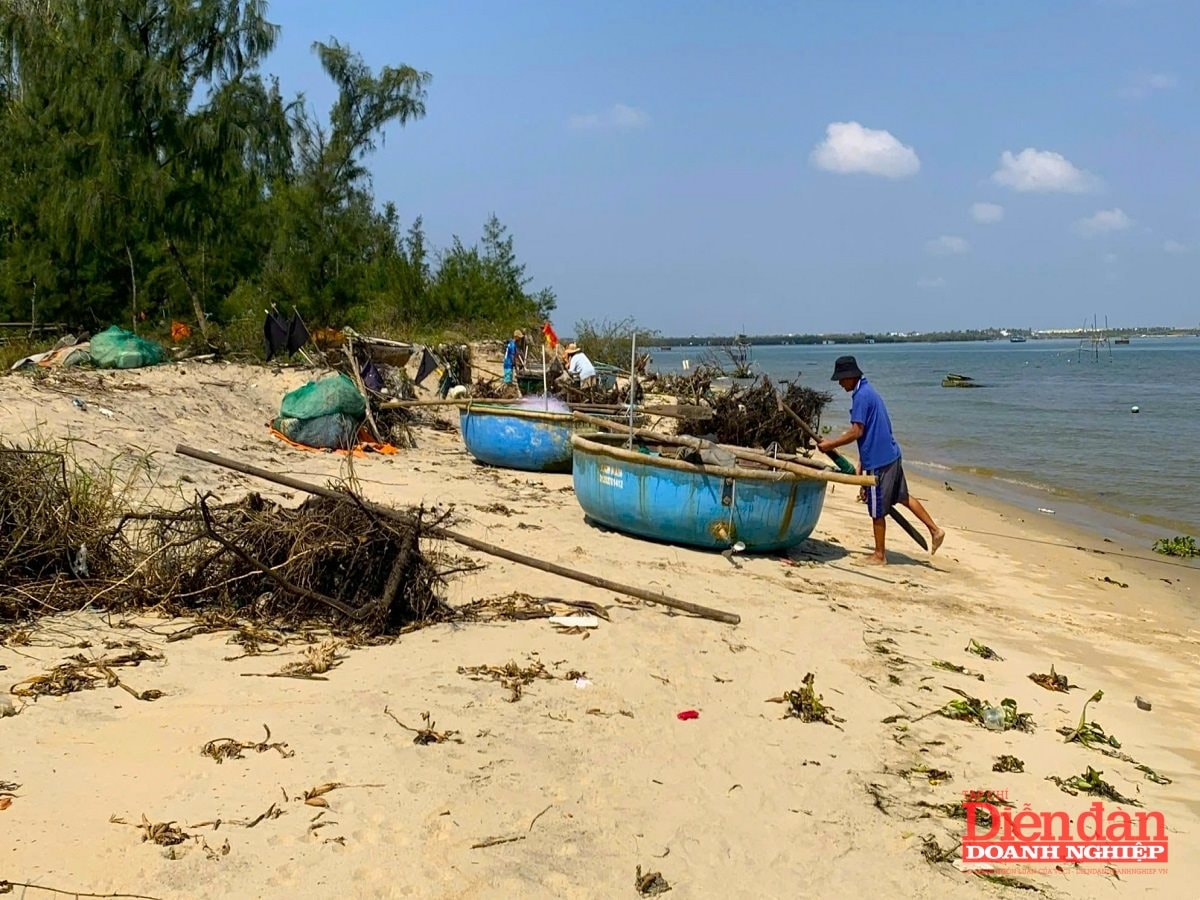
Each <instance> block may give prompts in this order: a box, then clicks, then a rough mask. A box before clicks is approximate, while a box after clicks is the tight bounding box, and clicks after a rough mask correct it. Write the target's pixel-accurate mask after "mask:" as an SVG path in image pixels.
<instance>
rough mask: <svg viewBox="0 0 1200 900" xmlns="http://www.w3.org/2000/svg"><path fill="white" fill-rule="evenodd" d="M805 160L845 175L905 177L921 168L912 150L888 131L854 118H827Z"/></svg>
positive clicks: (820, 167)
mask: <svg viewBox="0 0 1200 900" xmlns="http://www.w3.org/2000/svg"><path fill="white" fill-rule="evenodd" d="M809 160H810V161H811V162H812V164H813V165H814V166H816V167H817V168H818V169H824V170H825V171H826V172H837V173H839V174H841V175H849V174H853V173H856V172H862V173H865V174H867V175H882V176H883V177H884V178H907V177H908V176H909V175H916V174H917V172H919V171H920V170H921V161H920V160H919V159H917V154H916V151H914V150H913V148H912V147H908V146H906V145H904V144H902V143H900V141H898V140H896V138H895V137H894V136H893V135H892V133H891V132H890V131H877V130H875V129H874V128H864V127H863V126H862V125H859V124H858V123H857V122H830V123H829V125H828V126H826V128H825V140H823V141H822V142H821V143H819V144H817V146H816V147H814V148H813V151H812V153H811V154H810V155H809Z"/></svg>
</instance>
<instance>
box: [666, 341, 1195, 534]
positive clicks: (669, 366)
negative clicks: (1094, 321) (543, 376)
mask: <svg viewBox="0 0 1200 900" xmlns="http://www.w3.org/2000/svg"><path fill="white" fill-rule="evenodd" d="M704 354H705V348H704V347H698V346H677V347H675V348H674V349H673V350H670V351H661V350H660V351H652V356H653V367H654V369H655V370H656V371H661V372H674V373H678V374H684V369H683V366H682V362H683V360H685V359H686V360H689V363H690V370H694V368H695V366H696V364H697V363H698V362H700V361H701V360H702V358H703V356H704ZM842 355H852V356H854V357H855V358H856V359H857V360H858V364H859V366H860V367H861V368H862V370H863V371H864V372H865V373H866V376H867V378H868V379H869V380H870V381H871V383H872V384H873V385H875V387H876V389H877V390H878V391H879V392H880V394H881V395H882V396H883V398H884V401H885V403H886V404H887V407H888V412H889V413H890V414H891V418H892V424H893V427H894V429H895V432H896V438H897V440H898V441H899V442H900V445H901V448H902V450H903V453H904V460H905V465H906V467H908V468H909V469H910V471H913V472H914V473H917V474H922V475H926V476H931V477H936V478H939V479H940V480H942V481H946V482H949V483H950V484H951V485H952V486H955V485H957V488H958V489H963V487H964V485H966V486H970V487H972V488H973V487H979V488H980V489H981V490H983V491H986V492H988V493H991V494H993V495H995V496H998V497H1000V498H1001V499H1005V500H1009V501H1013V502H1016V503H1018V504H1020V505H1022V506H1023V507H1025V508H1026V509H1027V510H1028V511H1029V512H1030V513H1031V514H1032V515H1038V514H1039V513H1038V512H1037V511H1038V510H1039V509H1041V510H1053V511H1054V512H1055V513H1056V514H1057V515H1058V516H1059V517H1060V518H1061V517H1064V516H1065V517H1066V518H1068V519H1070V520H1072V521H1075V522H1076V523H1077V524H1083V525H1087V526H1090V527H1093V528H1096V529H1099V530H1101V531H1104V532H1106V533H1111V532H1114V531H1115V532H1116V533H1118V534H1120V535H1121V536H1122V537H1127V538H1133V539H1135V540H1136V542H1137V543H1138V545H1140V546H1144V545H1146V544H1147V543H1148V542H1149V541H1150V540H1151V539H1152V538H1153V537H1163V536H1167V535H1174V534H1191V535H1196V536H1200V500H1198V499H1197V490H1196V489H1197V486H1198V485H1200V338H1195V337H1172V338H1165V337H1164V338H1139V337H1134V338H1132V339H1131V343H1129V344H1128V345H1114V346H1112V347H1111V348H1110V349H1103V348H1102V350H1101V352H1100V354H1099V357H1098V358H1097V356H1096V354H1094V353H1092V352H1091V350H1090V349H1085V350H1084V351H1083V352H1081V351H1080V344H1079V341H1078V340H1031V341H1027V342H1025V343H1017V344H1013V343H1009V342H1007V341H1003V342H1001V341H996V342H969V343H940V344H858V345H848V344H841V345H836V346H831V345H805V346H798V345H784V346H770V347H755V348H753V361H754V364H755V368H756V371H758V372H761V373H765V374H767V375H769V376H770V377H771V378H772V380H775V381H778V380H780V379H793V380H796V381H798V382H799V383H801V384H803V385H806V386H808V387H812V388H816V389H818V390H824V391H829V392H830V393H831V394H832V395H833V400H832V401H831V403H830V404H829V406H828V407H826V413H825V417H824V420H823V422H822V424H823V425H827V426H830V427H831V428H832V430H833V433H835V434H837V433H840V432H841V431H842V430H843V429H844V428H845V427H846V425H847V422H848V414H849V409H850V395H849V394H846V393H845V392H844V391H842V389H841V387H840V386H838V385H837V384H836V383H834V382H831V381H830V380H829V378H830V375H831V374H832V372H833V362H834V360H835V359H836V358H837V357H839V356H842ZM951 372H953V373H956V374H960V375H968V376H970V377H971V378H973V379H975V381H976V382H978V383H979V384H982V385H984V387H980V388H975V389H967V388H943V387H942V386H941V385H942V379H943V378H944V377H945V376H946V375H947V374H948V373H951ZM1133 406H1137V407H1138V409H1139V411H1138V412H1137V413H1136V414H1135V413H1132V412H1131V411H1130V410H1131V407H1133ZM1043 514H1044V513H1043Z"/></svg>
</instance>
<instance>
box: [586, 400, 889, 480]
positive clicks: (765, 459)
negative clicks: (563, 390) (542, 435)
mask: <svg viewBox="0 0 1200 900" xmlns="http://www.w3.org/2000/svg"><path fill="white" fill-rule="evenodd" d="M573 417H574V418H575V420H576V421H578V422H586V423H588V424H589V425H595V426H596V427H597V428H602V429H604V430H606V431H615V432H619V433H620V434H628V435H630V436H632V437H640V438H646V439H647V440H652V441H658V442H659V443H663V444H673V445H675V446H676V447H691V448H692V449H694V450H704V449H709V448H712V447H719V448H720V449H722V450H726V451H728V452H730V453H732V454H733V455H734V456H736V457H737V458H738V459H741V460H744V461H746V462H752V463H757V464H758V465H760V466H769V467H771V468H773V469H780V470H782V471H784V472H791V473H793V474H795V475H800V476H802V477H804V478H815V479H817V480H819V481H831V482H834V483H836V484H853V485H858V486H860V487H861V486H870V485H873V484H874V483H875V479H874V478H873V477H871V476H870V475H843V474H842V473H841V472H831V471H830V470H829V469H827V468H825V467H824V466H823V465H822V466H820V467H819V468H818V467H814V466H813V465H812V464H811V463H810V464H808V465H804V464H802V463H798V462H791V461H788V460H783V459H776V458H775V457H773V456H767V455H766V454H765V453H756V452H754V451H753V450H747V449H746V448H745V447H734V446H733V445H731V444H714V443H712V442H711V441H704V440H701V439H700V438H690V437H683V436H681V435H666V434H658V433H657V432H653V431H638V430H637V429H634V428H628V427H627V426H625V425H621V424H619V423H617V422H610V421H608V420H607V419H599V418H596V417H595V416H589V415H587V414H586V413H580V412H577V413H573Z"/></svg>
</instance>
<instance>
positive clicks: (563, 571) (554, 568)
mask: <svg viewBox="0 0 1200 900" xmlns="http://www.w3.org/2000/svg"><path fill="white" fill-rule="evenodd" d="M175 452H176V453H178V454H179V455H180V456H187V457H190V458H191V459H196V460H199V461H200V462H206V463H208V464H209V465H213V466H220V467H221V468H224V469H231V470H232V471H234V472H241V473H242V474H243V475H251V476H253V477H255V478H261V479H263V480H264V481H270V482H272V483H274V484H278V485H282V486H284V487H289V488H293V489H294V490H297V491H304V492H305V493H307V494H315V495H316V496H318V497H329V498H331V499H334V500H348V499H349V495H348V494H347V493H345V492H344V491H336V490H334V489H333V488H328V487H323V486H321V485H318V484H312V483H310V482H307V481H302V480H301V479H299V478H293V477H292V476H290V475H280V474H278V473H276V472H272V471H270V470H269V469H262V468H259V467H258V466H252V465H249V464H248V463H243V462H238V461H237V460H234V459H227V458H225V457H223V456H219V455H217V454H216V453H207V452H205V451H204V450H197V449H196V448H195V447H188V446H186V445H184V444H177V445H176V446H175ZM359 502H361V503H362V505H363V506H364V507H366V508H367V509H369V510H371V511H372V512H374V513H376V514H377V515H380V516H384V517H385V518H389V519H394V520H395V521H398V522H404V523H406V524H409V525H411V524H414V519H413V517H412V516H411V515H409V514H408V513H406V512H403V511H402V510H398V509H393V508H392V507H390V506H384V505H383V504H380V503H374V502H372V501H370V500H365V499H360V500H359ZM422 527H423V528H424V530H425V532H426V533H427V534H430V535H432V536H433V537H436V538H442V539H443V540H448V541H454V542H455V543H456V544H461V545H462V546H464V547H470V548H471V549H472V550H478V551H479V552H480V553H486V554H488V555H489V556H496V557H499V558H500V559H506V560H508V561H509V562H515V563H518V564H520V565H523V566H529V567H530V568H532V569H538V570H540V571H542V572H549V573H550V574H551V575H559V576H561V577H563V578H569V579H571V580H572V581H578V582H580V583H581V584H588V585H591V586H592V587H598V588H602V589H603V590H606V591H613V592H614V593H618V594H626V595H628V596H630V597H637V598H638V599H639V600H647V601H649V602H650V603H658V604H661V605H662V606H669V607H671V608H672V609H678V610H681V611H682V612H687V613H691V614H692V615H695V616H699V617H701V618H703V619H712V620H713V621H715V622H725V623H726V624H729V625H737V624H738V623H739V622H741V621H742V617H741V616H739V615H737V614H736V613H731V612H725V611H724V610H720V609H713V608H712V607H709V606H701V605H700V604H699V603H691V602H690V601H687V600H677V599H676V598H674V597H668V596H667V595H666V594H659V593H656V592H654V591H648V590H645V589H644V588H640V587H635V586H633V585H628V584H621V583H620V582H617V581H610V580H609V579H607V578H601V577H599V576H598V575H589V574H588V573H586V572H579V571H576V570H575V569H569V568H567V567H566V566H560V565H558V564H557V563H552V562H546V561H545V560H541V559H537V558H536V557H533V556H526V555H525V554H523V553H516V552H514V551H512V550H506V549H505V548H504V547H499V546H497V545H495V544H489V543H487V542H486V541H481V540H479V539H478V538H473V537H471V536H469V535H465V534H461V533H460V532H457V531H451V530H450V529H448V528H441V527H439V526H430V525H424V526H422Z"/></svg>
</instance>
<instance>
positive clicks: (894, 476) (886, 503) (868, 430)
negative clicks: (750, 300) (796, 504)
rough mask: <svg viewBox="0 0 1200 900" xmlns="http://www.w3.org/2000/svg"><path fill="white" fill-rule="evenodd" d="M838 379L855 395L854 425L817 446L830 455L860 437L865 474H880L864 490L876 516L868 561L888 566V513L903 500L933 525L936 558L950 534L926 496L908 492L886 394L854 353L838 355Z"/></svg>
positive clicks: (932, 546)
mask: <svg viewBox="0 0 1200 900" xmlns="http://www.w3.org/2000/svg"><path fill="white" fill-rule="evenodd" d="M832 380H833V381H836V382H837V383H838V384H840V385H841V386H842V389H843V390H845V391H849V392H850V393H851V396H852V399H851V401H850V428H849V429H848V430H847V431H846V432H845V433H844V434H841V435H839V436H838V437H836V438H832V439H830V440H825V441H821V442H820V443H819V444H817V449H819V450H820V451H821V452H822V453H828V452H829V451H830V450H833V449H835V448H837V447H841V446H844V445H845V444H849V443H850V442H851V441H858V471H859V474H863V473H865V474H867V475H872V476H874V478H875V484H874V485H873V486H871V487H864V488H863V491H864V492H865V494H866V501H867V512H868V513H870V515H871V528H872V530H873V531H874V532H875V553H874V554H872V555H871V556H869V557H867V559H866V562H868V563H872V564H875V565H880V566H882V565H886V564H887V554H886V553H885V552H884V540H885V538H886V536H887V516H888V513H890V512H891V510H892V507H893V506H895V505H896V504H897V503H899V504H900V505H901V506H907V507H908V508H909V509H911V510H912V511H913V515H915V516H916V517H917V518H918V519H920V520H921V522H922V523H923V524H924V525H925V527H926V528H928V529H929V536H930V538H931V539H932V541H931V543H930V550H929V553H930V555H931V556H932V555H933V554H934V553H937V552H938V547H940V546H942V541H944V540H945V539H946V532H944V531H942V529H940V528H938V526H937V524H936V523H935V522H934V521H933V518H932V517H931V516H930V515H929V513H928V512H926V511H925V507H924V506H922V505H921V501H920V500H917V499H916V498H914V497H910V496H909V495H908V482H907V481H906V480H905V478H904V465H903V463H902V462H901V459H900V445H899V444H897V443H896V437H895V435H893V434H892V420H891V418H890V417H889V416H888V411H887V407H886V406H884V404H883V398H882V397H880V396H879V393H878V391H876V390H875V388H874V387H872V386H871V385H870V384H869V383H868V382H867V379H866V377H865V376H864V375H863V373H862V370H861V369H860V368H859V367H858V362H857V361H856V360H855V359H854V357H853V356H839V357H838V359H837V362H835V363H834V364H833V379H832Z"/></svg>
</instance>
